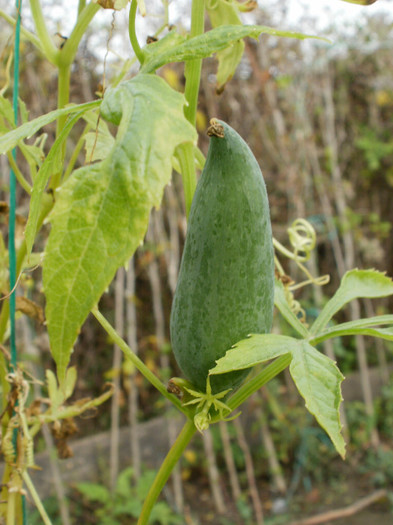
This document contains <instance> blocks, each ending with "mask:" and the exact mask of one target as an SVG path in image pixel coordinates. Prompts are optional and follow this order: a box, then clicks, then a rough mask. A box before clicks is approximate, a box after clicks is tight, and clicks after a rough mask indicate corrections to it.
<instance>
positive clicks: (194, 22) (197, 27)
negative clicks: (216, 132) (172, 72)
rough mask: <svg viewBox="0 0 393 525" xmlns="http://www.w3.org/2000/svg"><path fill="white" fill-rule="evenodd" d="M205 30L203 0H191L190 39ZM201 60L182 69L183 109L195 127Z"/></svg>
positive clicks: (189, 63) (187, 64) (188, 62)
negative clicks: (184, 104) (183, 80)
mask: <svg viewBox="0 0 393 525" xmlns="http://www.w3.org/2000/svg"><path fill="white" fill-rule="evenodd" d="M204 30H205V0H192V6H191V30H190V37H191V38H193V37H194V36H199V35H202V34H203V32H204ZM201 70H202V59H201V58H198V59H195V60H188V61H187V62H186V64H185V67H184V76H185V79H186V85H185V89H184V95H185V97H186V100H187V102H188V106H186V108H185V109H184V114H185V116H186V119H187V120H188V121H189V122H191V124H192V125H194V126H195V123H196V112H197V105H198V94H199V85H200V81H201Z"/></svg>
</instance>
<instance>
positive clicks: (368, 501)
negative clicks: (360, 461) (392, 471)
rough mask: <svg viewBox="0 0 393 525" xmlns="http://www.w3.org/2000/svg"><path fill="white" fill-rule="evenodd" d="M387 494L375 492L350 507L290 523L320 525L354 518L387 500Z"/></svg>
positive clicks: (381, 491)
mask: <svg viewBox="0 0 393 525" xmlns="http://www.w3.org/2000/svg"><path fill="white" fill-rule="evenodd" d="M386 494H387V491H386V489H381V490H377V491H376V492H373V494H370V495H369V496H366V497H365V498H361V499H359V500H358V501H355V503H352V504H351V505H348V507H344V508H342V509H336V510H330V511H328V512H323V513H322V514H317V515H316V516H311V517H310V518H306V519H304V520H299V521H293V522H292V523H290V525H319V524H320V523H326V522H327V521H332V520H338V519H340V518H347V517H348V516H353V515H354V514H356V513H357V512H360V511H361V510H363V509H365V508H366V507H368V506H369V505H372V504H373V503H375V502H376V501H378V500H380V499H382V498H385V497H386Z"/></svg>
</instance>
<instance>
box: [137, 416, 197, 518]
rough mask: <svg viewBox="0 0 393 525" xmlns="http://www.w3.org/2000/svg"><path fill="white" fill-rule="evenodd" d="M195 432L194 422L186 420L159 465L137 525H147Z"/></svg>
mask: <svg viewBox="0 0 393 525" xmlns="http://www.w3.org/2000/svg"><path fill="white" fill-rule="evenodd" d="M195 432H196V427H195V425H194V422H193V421H192V420H190V419H187V421H186V423H185V425H184V427H183V428H182V430H181V432H180V434H179V435H178V437H177V439H176V441H175V442H174V444H173V445H172V447H171V449H170V450H169V452H168V454H167V456H166V458H165V459H164V461H163V463H162V464H161V467H160V469H159V471H158V472H157V475H156V477H155V479H154V481H153V484H152V486H151V487H150V490H149V493H148V495H147V497H146V499H145V502H144V504H143V507H142V512H141V514H140V516H139V519H138V523H137V525H146V524H147V523H148V521H149V516H150V513H151V511H152V509H153V507H154V504H155V503H156V501H157V498H158V496H159V495H160V493H161V491H162V489H163V487H164V486H165V484H166V482H167V481H168V478H169V476H170V475H171V472H172V470H173V468H174V467H175V465H176V464H177V462H178V461H179V459H180V457H181V455H182V454H183V452H184V450H185V449H186V447H187V445H188V443H189V442H190V441H191V438H192V437H193V435H194V434H195Z"/></svg>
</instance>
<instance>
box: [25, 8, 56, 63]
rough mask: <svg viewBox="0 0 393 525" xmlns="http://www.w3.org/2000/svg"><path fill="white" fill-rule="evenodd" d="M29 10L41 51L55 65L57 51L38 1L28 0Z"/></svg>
mask: <svg viewBox="0 0 393 525" xmlns="http://www.w3.org/2000/svg"><path fill="white" fill-rule="evenodd" d="M30 9H31V14H32V15H33V20H34V25H35V30H36V31H37V35H38V38H39V39H40V42H41V49H42V51H43V52H44V54H45V56H46V58H47V59H48V60H49V61H50V62H52V64H55V65H57V64H58V60H59V54H60V53H59V50H58V49H56V46H55V45H54V43H53V41H52V39H51V37H50V34H49V32H48V28H47V26H46V23H45V19H44V15H43V13H42V9H41V2H40V0H30Z"/></svg>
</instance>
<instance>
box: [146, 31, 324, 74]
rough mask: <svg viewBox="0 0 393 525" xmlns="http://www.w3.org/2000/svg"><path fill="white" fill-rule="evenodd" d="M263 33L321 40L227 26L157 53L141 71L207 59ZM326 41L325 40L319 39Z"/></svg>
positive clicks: (287, 32) (301, 34) (300, 35)
mask: <svg viewBox="0 0 393 525" xmlns="http://www.w3.org/2000/svg"><path fill="white" fill-rule="evenodd" d="M262 33H265V34H268V35H274V36H282V37H290V38H298V39H301V40H304V39H305V38H319V37H314V36H310V35H304V34H303V33H295V32H293V31H281V30H279V29H273V28H272V27H267V26H259V25H243V26H240V25H225V26H220V27H216V28H214V29H212V30H211V31H207V32H206V33H203V34H202V35H198V36H195V37H193V38H190V39H188V40H186V41H185V42H183V43H182V44H179V45H177V46H176V47H169V49H166V50H165V51H163V52H162V53H157V54H154V55H152V56H151V57H149V58H148V59H147V60H146V61H145V62H144V64H143V66H142V69H141V71H142V72H144V73H151V72H153V71H155V70H156V69H158V68H159V67H161V66H164V65H165V64H169V63H170V62H183V61H184V60H193V59H196V58H205V57H209V56H211V55H212V54H213V53H216V52H218V51H221V50H223V49H225V48H227V47H228V46H230V45H231V44H233V43H234V42H237V41H238V40H240V39H242V38H245V37H246V36H249V37H252V38H255V39H257V38H258V37H259V36H260V35H261V34H262ZM319 39H320V40H325V41H326V39H325V38H319Z"/></svg>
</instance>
